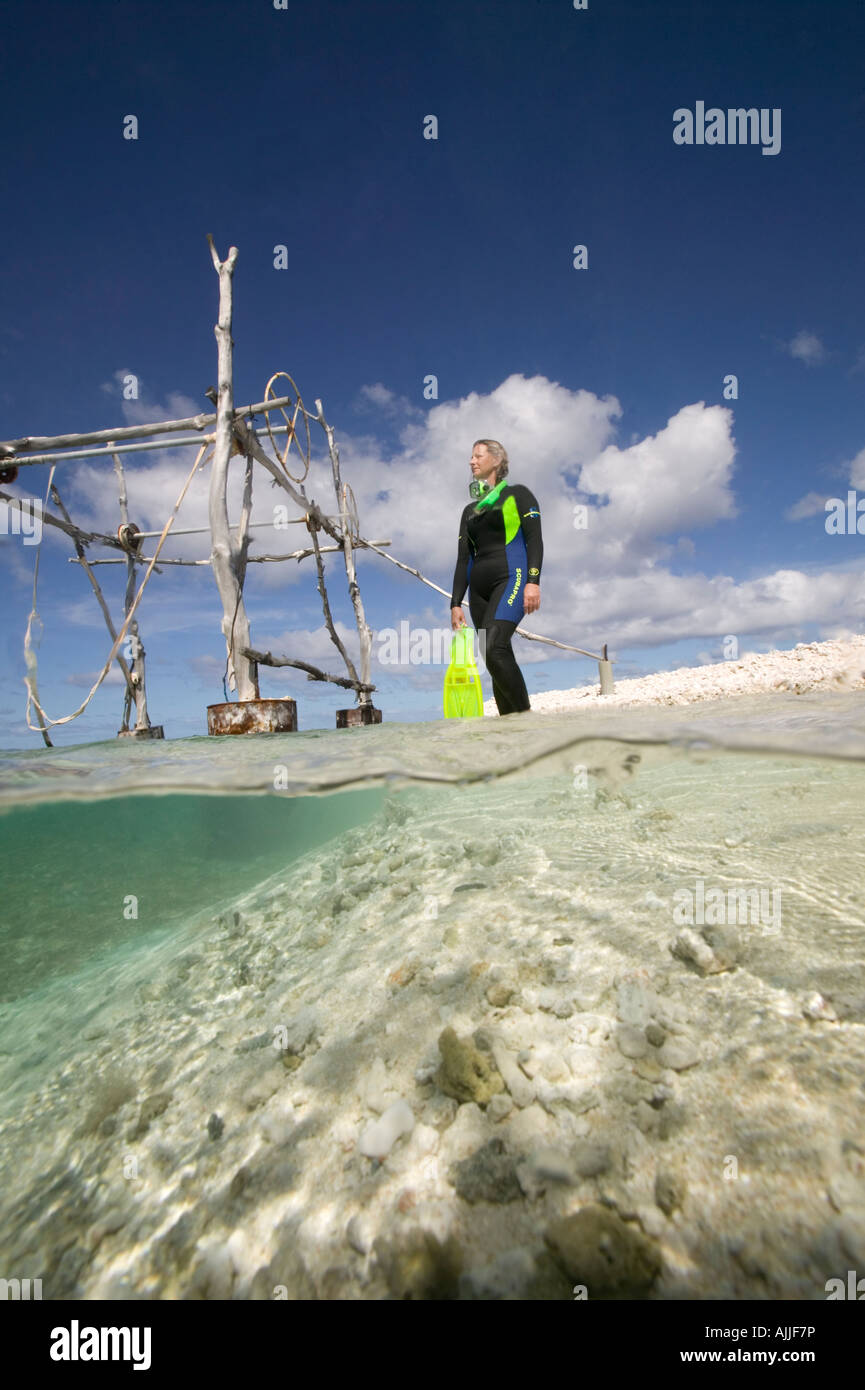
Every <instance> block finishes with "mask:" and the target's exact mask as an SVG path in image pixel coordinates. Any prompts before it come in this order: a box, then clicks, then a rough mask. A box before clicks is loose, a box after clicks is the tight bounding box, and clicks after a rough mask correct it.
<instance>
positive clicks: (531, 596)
mask: <svg viewBox="0 0 865 1390" xmlns="http://www.w3.org/2000/svg"><path fill="white" fill-rule="evenodd" d="M540 606H541V586H540V584H527V585H526V587H525V590H524V591H523V607H524V608H525V610H526V612H527V613H536V612H537V611H538V609H539V608H540Z"/></svg>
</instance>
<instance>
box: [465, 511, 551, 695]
mask: <svg viewBox="0 0 865 1390" xmlns="http://www.w3.org/2000/svg"><path fill="white" fill-rule="evenodd" d="M493 491H495V489H493ZM484 503H485V499H483V498H482V499H481V502H480V503H477V502H470V503H469V505H468V506H467V507H466V509H465V511H464V512H463V514H462V519H461V521H460V537H459V549H458V551H457V564H456V569H455V571H454V582H453V592H452V594H451V608H459V607H460V605H461V604H462V601H463V595H464V594H465V591H466V586H467V585H468V588H469V610H470V612H471V615H472V622H473V623H474V625H475V628H476V630H477V631H478V632H481V631H483V632H484V634H485V647H486V650H485V653H484V660H485V662H486V667H487V670H488V671H489V673H490V676H491V677H492V682H493V694H494V696H495V700H496V705H497V706H498V710H499V714H515V713H517V711H519V710H527V709H529V708H530V705H529V695H528V691H527V690H526V683H525V681H524V680H523V675H522V672H521V671H520V668H519V666H518V665H517V661H516V657H515V656H514V653H513V650H512V648H511V638H512V637H513V635H514V631H515V629H516V626H517V624H518V623H519V622H520V621H521V619H522V617H523V615H524V611H525V610H524V608H523V592H524V590H525V587H526V585H527V584H540V582H541V564H542V562H543V557H544V547H543V542H542V540H541V514H540V510H539V508H538V504H537V501H536V500H535V498H534V497H533V496H532V494H531V493H530V492H529V489H528V488H527V487H523V485H522V484H521V483H513V484H511V483H506V484H505V486H504V487H503V488H502V490H501V492H499V493H498V495H497V496H496V497H495V498H494V500H493V501H492V502H491V503H488V504H486V505H484Z"/></svg>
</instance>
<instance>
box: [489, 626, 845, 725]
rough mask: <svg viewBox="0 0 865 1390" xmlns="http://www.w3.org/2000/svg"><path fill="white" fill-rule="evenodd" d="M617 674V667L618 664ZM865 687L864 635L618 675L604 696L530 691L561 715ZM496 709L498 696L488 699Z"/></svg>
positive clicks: (535, 701)
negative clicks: (598, 708) (589, 707)
mask: <svg viewBox="0 0 865 1390" xmlns="http://www.w3.org/2000/svg"><path fill="white" fill-rule="evenodd" d="M614 675H615V669H614ZM863 689H865V636H863V637H853V638H850V639H849V640H846V641H835V642H800V643H799V644H798V645H797V646H795V647H793V649H792V650H791V651H783V652H779V651H771V652H764V653H759V652H746V653H745V654H744V655H743V656H741V657H739V658H738V660H736V661H720V662H717V663H715V664H714V665H709V666H683V667H681V668H680V669H679V670H676V671H656V672H655V673H654V675H651V676H637V677H634V678H632V679H628V680H616V688H615V693H614V694H612V695H601V693H600V687H599V685H598V684H597V683H596V684H593V685H585V686H578V687H577V688H576V689H574V690H548V691H544V692H543V693H541V694H538V695H532V696H531V697H530V698H531V705H532V709H533V710H537V711H539V712H541V713H544V714H559V713H563V712H565V711H567V710H573V709H580V708H584V707H585V706H586V705H599V706H603V707H605V708H609V707H610V706H617V705H618V706H628V705H689V704H692V703H694V702H695V701H697V700H717V699H721V698H724V697H726V696H731V695H760V694H765V693H771V692H773V691H779V692H790V693H793V694H796V695H802V694H804V693H805V692H806V691H809V690H827V691H830V690H831V691H843V690H863ZM484 713H485V714H495V713H496V705H495V701H494V700H487V701H486V703H485V704H484Z"/></svg>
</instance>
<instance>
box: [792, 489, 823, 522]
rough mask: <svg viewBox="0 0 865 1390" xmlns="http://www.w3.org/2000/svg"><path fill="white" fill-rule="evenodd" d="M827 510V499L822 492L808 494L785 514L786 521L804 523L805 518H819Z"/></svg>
mask: <svg viewBox="0 0 865 1390" xmlns="http://www.w3.org/2000/svg"><path fill="white" fill-rule="evenodd" d="M825 510H826V497H825V494H824V493H822V492H806V494H805V496H804V497H800V498H799V501H798V502H794V503H793V505H792V507H788V508H787V510H786V512H785V513H784V520H785V521H802V520H803V519H804V518H805V517H809V516H817V515H818V513H820V512H824V511H825Z"/></svg>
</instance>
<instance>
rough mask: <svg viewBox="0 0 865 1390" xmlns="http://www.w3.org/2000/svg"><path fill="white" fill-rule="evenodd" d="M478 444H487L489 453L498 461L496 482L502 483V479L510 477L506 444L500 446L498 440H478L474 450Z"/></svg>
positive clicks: (473, 446)
mask: <svg viewBox="0 0 865 1390" xmlns="http://www.w3.org/2000/svg"><path fill="white" fill-rule="evenodd" d="M478 444H485V445H486V446H487V449H488V450H489V452H490V453H491V454H492V456H493V458H494V459H496V460H497V461H498V467H497V469H496V482H497V483H500V482H501V480H502V478H506V477H507V476H508V451H507V449H506V448H505V446H504V444H500V443H499V441H498V440H497V439H476V440H475V442H474V444H473V445H472V448H473V449H474V448H476V447H477V445H478Z"/></svg>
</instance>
